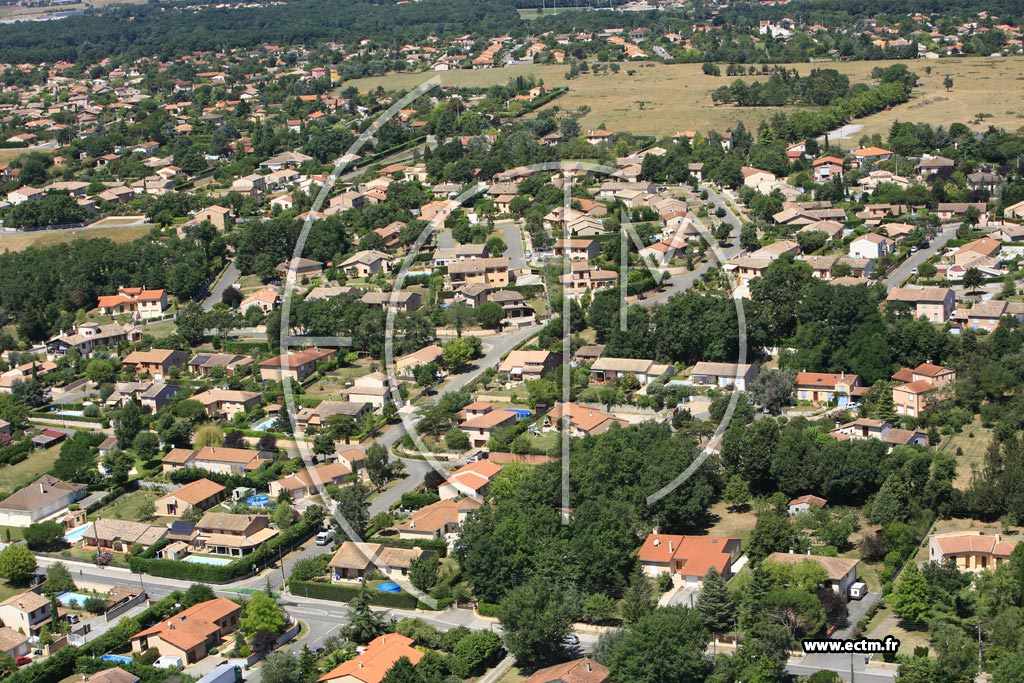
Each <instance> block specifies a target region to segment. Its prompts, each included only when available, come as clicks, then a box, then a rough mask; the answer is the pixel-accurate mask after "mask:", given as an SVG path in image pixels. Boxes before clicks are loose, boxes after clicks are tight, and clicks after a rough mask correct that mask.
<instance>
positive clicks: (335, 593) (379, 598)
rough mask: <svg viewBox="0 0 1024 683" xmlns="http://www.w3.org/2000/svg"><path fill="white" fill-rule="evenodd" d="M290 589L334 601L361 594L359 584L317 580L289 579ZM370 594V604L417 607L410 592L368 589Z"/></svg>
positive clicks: (342, 600) (299, 594) (350, 598)
mask: <svg viewBox="0 0 1024 683" xmlns="http://www.w3.org/2000/svg"><path fill="white" fill-rule="evenodd" d="M288 589H289V590H290V591H291V593H292V595H295V596H302V597H306V596H307V595H308V596H309V597H311V598H317V599H319V600H332V601H334V602H346V603H347V602H350V601H351V600H352V599H353V598H354V597H356V596H357V595H359V593H360V588H359V586H358V585H353V586H349V585H345V584H338V583H320V582H317V581H289V582H288ZM368 592H369V594H370V604H371V605H376V606H378V607H394V608H397V609H416V607H417V603H418V602H419V601H418V600H417V599H416V596H415V595H410V594H409V593H404V592H403V593H382V592H380V591H378V590H370V591H368Z"/></svg>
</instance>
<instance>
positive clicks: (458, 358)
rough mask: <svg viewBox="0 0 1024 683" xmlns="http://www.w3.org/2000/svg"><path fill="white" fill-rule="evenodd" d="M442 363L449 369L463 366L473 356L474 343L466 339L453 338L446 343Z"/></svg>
mask: <svg viewBox="0 0 1024 683" xmlns="http://www.w3.org/2000/svg"><path fill="white" fill-rule="evenodd" d="M443 348H444V353H443V355H442V356H441V363H442V364H443V365H444V367H445V368H447V369H448V370H455V369H456V368H460V367H462V366H463V365H464V364H465V363H466V362H468V361H469V360H470V359H471V358H472V357H473V345H472V343H470V342H469V341H468V340H466V339H462V338H461V337H460V338H459V339H453V340H451V341H450V342H448V343H447V344H445V345H444V347H443Z"/></svg>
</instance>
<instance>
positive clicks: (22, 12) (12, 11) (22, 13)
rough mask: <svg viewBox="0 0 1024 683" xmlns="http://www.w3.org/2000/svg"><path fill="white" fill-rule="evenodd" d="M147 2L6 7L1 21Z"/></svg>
mask: <svg viewBox="0 0 1024 683" xmlns="http://www.w3.org/2000/svg"><path fill="white" fill-rule="evenodd" d="M146 1H147V0H89V2H74V3H69V4H67V5H54V6H52V7H45V6H37V7H15V6H13V5H5V6H3V7H0V19H12V18H14V17H26V16H33V15H40V16H41V15H43V14H51V13H53V12H71V11H74V10H87V9H91V8H93V7H109V6H110V5H141V4H143V3H145V2H146Z"/></svg>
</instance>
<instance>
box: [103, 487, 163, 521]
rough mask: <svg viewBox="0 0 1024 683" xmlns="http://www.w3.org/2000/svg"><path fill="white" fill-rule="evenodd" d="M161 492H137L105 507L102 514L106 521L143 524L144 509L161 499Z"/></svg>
mask: <svg viewBox="0 0 1024 683" xmlns="http://www.w3.org/2000/svg"><path fill="white" fill-rule="evenodd" d="M160 495H161V494H160V492H159V491H136V492H134V493H129V494H128V495H127V496H122V497H120V498H118V499H117V500H115V501H114V502H113V503H111V504H110V505H108V506H107V507H105V508H104V509H103V510H102V512H101V514H102V515H103V517H105V518H106V519H124V520H127V521H129V522H141V521H143V520H142V516H143V515H142V508H143V506H144V505H146V503H151V502H153V501H155V500H156V499H157V498H159V497H160Z"/></svg>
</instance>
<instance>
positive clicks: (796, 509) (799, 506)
mask: <svg viewBox="0 0 1024 683" xmlns="http://www.w3.org/2000/svg"><path fill="white" fill-rule="evenodd" d="M826 505H828V501H827V500H825V499H824V498H822V497H820V496H812V495H810V494H807V495H803V496H797V497H796V498H794V499H793V500H791V501H789V514H790V515H799V514H800V513H801V512H809V511H810V510H811V508H814V509H816V510H820V509H822V508H824V507H825V506H826Z"/></svg>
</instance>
